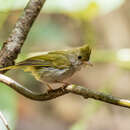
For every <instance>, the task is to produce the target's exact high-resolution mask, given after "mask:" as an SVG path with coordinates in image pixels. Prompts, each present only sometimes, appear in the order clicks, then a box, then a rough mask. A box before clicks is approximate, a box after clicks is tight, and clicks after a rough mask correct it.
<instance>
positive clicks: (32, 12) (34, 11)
mask: <svg viewBox="0 0 130 130" xmlns="http://www.w3.org/2000/svg"><path fill="white" fill-rule="evenodd" d="M44 3H45V0H30V1H29V2H28V4H27V6H26V7H25V9H24V12H23V14H22V16H21V17H20V18H19V19H18V21H17V22H16V24H15V26H14V28H13V30H12V32H11V34H10V36H9V38H8V40H7V41H6V42H4V45H3V47H2V50H1V51H0V66H1V67H2V66H9V65H13V64H14V60H15V59H16V58H17V56H18V54H19V53H20V50H21V48H22V45H23V43H24V41H25V40H26V37H27V35H28V32H29V31H30V29H31V26H32V24H33V23H34V21H35V19H36V17H37V16H38V14H39V12H40V10H41V8H42V6H43V4H44Z"/></svg>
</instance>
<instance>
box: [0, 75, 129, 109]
mask: <svg viewBox="0 0 130 130" xmlns="http://www.w3.org/2000/svg"><path fill="white" fill-rule="evenodd" d="M0 82H2V83H4V84H6V85H8V86H9V87H11V88H12V89H14V90H15V91H17V92H18V93H20V94H22V95H23V96H25V97H27V98H30V99H32V100H37V101H46V100H51V99H54V98H56V97H59V96H62V95H65V94H67V93H73V94H76V95H80V96H82V97H84V98H87V99H88V98H92V99H96V100H99V101H103V102H106V103H110V104H114V105H117V106H122V107H126V108H130V100H126V99H120V98H117V97H114V96H111V95H107V94H104V93H99V92H95V91H94V90H90V89H88V88H84V87H82V86H78V85H74V84H71V85H67V86H65V87H61V88H58V89H55V90H50V91H49V92H45V93H41V94H38V93H34V92H32V91H30V90H29V89H27V88H25V87H23V86H22V85H21V84H19V83H17V82H16V81H14V80H13V79H11V78H9V77H7V76H5V75H3V74H0Z"/></svg>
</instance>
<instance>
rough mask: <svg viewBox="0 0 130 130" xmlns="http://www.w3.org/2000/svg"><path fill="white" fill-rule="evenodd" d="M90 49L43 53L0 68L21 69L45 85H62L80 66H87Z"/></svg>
mask: <svg viewBox="0 0 130 130" xmlns="http://www.w3.org/2000/svg"><path fill="white" fill-rule="evenodd" d="M90 54H91V49H90V47H89V46H88V45H84V46H81V47H78V48H73V49H69V50H59V51H50V52H45V53H44V54H42V55H38V56H34V57H30V58H28V59H25V60H24V61H21V62H19V63H17V64H16V65H13V66H8V67H4V68H0V71H3V70H12V69H23V70H24V71H29V72H32V74H33V75H34V77H35V78H36V79H37V80H39V81H41V82H42V83H44V84H46V85H47V86H48V87H49V88H51V87H50V85H49V84H51V83H64V81H63V80H64V79H66V78H69V77H71V76H72V75H73V74H74V73H75V72H76V71H79V70H80V69H81V67H82V66H84V65H88V64H90V63H89V58H90Z"/></svg>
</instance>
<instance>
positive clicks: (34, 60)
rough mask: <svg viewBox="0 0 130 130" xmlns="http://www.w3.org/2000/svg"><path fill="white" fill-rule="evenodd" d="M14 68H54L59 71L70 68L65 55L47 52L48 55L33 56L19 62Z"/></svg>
mask: <svg viewBox="0 0 130 130" xmlns="http://www.w3.org/2000/svg"><path fill="white" fill-rule="evenodd" d="M16 66H39V67H42V66H44V67H56V68H59V69H62V68H68V67H70V66H71V62H70V61H69V59H68V57H67V54H65V53H64V52H62V51H61V52H59V51H57V52H49V53H48V54H44V55H40V56H34V57H31V58H28V59H26V60H24V61H21V62H19V63H17V64H16Z"/></svg>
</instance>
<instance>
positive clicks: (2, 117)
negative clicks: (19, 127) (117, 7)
mask: <svg viewBox="0 0 130 130" xmlns="http://www.w3.org/2000/svg"><path fill="white" fill-rule="evenodd" d="M0 119H1V120H2V122H3V124H4V125H5V127H6V128H7V130H10V128H9V125H8V122H7V120H6V119H5V117H4V115H3V114H2V112H0Z"/></svg>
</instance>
